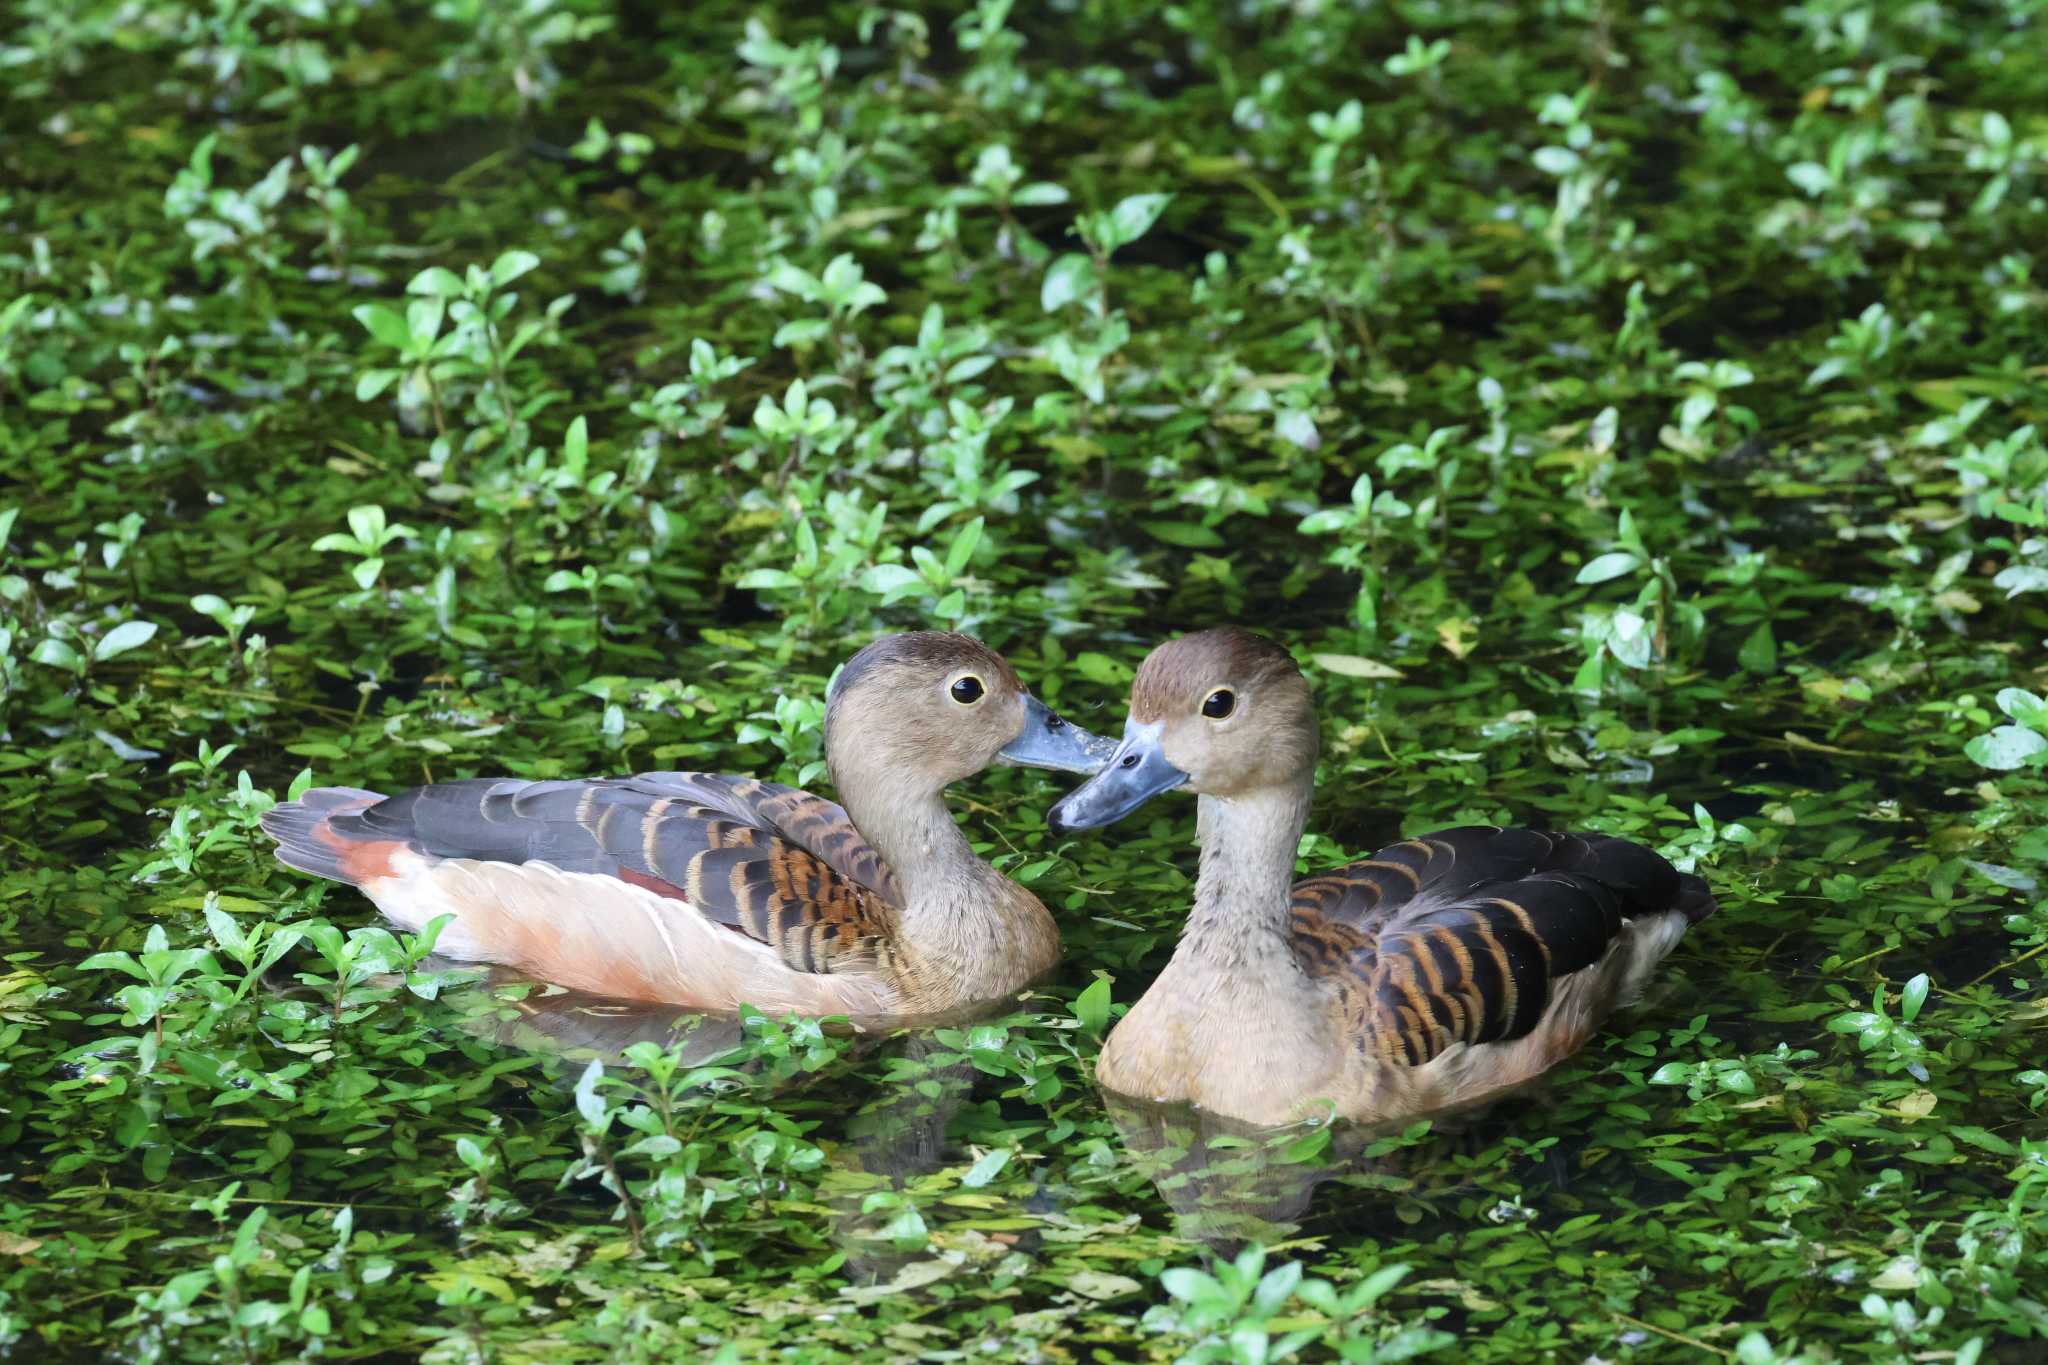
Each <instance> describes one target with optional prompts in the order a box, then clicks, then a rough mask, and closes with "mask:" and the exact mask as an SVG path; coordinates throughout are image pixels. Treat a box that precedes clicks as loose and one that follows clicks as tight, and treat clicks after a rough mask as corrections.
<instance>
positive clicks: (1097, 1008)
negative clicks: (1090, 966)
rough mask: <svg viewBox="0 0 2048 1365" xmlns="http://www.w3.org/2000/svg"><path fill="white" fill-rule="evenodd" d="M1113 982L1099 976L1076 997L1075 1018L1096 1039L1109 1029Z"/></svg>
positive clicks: (1105, 976) (1104, 976)
mask: <svg viewBox="0 0 2048 1365" xmlns="http://www.w3.org/2000/svg"><path fill="white" fill-rule="evenodd" d="M1112 984H1113V982H1112V979H1111V978H1110V977H1108V976H1107V975H1102V974H1097V976H1096V978H1095V979H1094V980H1093V981H1091V982H1089V983H1088V984H1087V985H1086V986H1084V987H1082V989H1081V993H1080V994H1079V995H1077V996H1075V997H1074V1018H1076V1019H1078V1020H1080V1022H1081V1027H1082V1028H1083V1029H1085V1030H1087V1031H1088V1032H1089V1033H1090V1034H1092V1035H1094V1036H1095V1037H1098V1038H1099V1037H1101V1036H1102V1033H1103V1030H1104V1029H1106V1028H1108V1027H1109V1003H1110V988H1111V986H1112Z"/></svg>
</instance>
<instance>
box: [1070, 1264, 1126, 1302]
mask: <svg viewBox="0 0 2048 1365" xmlns="http://www.w3.org/2000/svg"><path fill="white" fill-rule="evenodd" d="M1066 1284H1067V1288H1069V1289H1071V1290H1073V1291H1074V1292H1075V1293H1076V1294H1080V1295H1082V1296H1083V1297H1085V1298H1090V1299H1098V1300H1100V1299H1120V1298H1123V1297H1124V1296H1126V1295H1129V1294H1136V1293H1138V1292H1140V1291H1141V1290H1143V1289H1144V1286H1143V1285H1141V1284H1139V1283H1138V1282H1137V1281H1136V1280H1134V1279H1132V1278H1130V1277H1129V1276H1128V1275H1111V1274H1109V1273H1107V1272H1106V1271H1101V1270H1076V1271H1074V1272H1073V1273H1072V1274H1070V1275H1068V1276H1067V1279H1066Z"/></svg>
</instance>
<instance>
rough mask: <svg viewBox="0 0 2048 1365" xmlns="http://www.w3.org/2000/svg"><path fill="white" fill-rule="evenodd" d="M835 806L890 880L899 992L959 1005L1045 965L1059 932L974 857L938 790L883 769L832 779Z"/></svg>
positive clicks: (1018, 983)
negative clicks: (895, 894) (896, 895)
mask: <svg viewBox="0 0 2048 1365" xmlns="http://www.w3.org/2000/svg"><path fill="white" fill-rule="evenodd" d="M838 785H839V793H840V800H841V802H842V803H843V804H844V805H845V807H846V814H847V817H848V818H849V819H851V820H852V821H853V824H854V827H855V828H856V829H858V830H859V831H860V832H861V834H862V835H863V836H864V837H865V838H866V839H867V841H868V842H869V843H870V844H872V845H874V848H875V851H876V852H877V853H880V854H881V855H882V858H883V860H884V861H885V862H887V863H888V864H889V867H890V869H891V870H892V871H894V872H895V874H896V880H897V883H898V885H899V886H900V887H901V888H902V901H901V903H900V904H899V905H897V906H896V907H895V909H896V912H897V920H896V929H897V938H898V943H897V945H896V954H897V957H898V960H899V961H900V962H901V963H902V964H903V966H904V970H905V973H906V975H907V976H908V977H909V980H908V981H907V982H906V983H905V985H906V989H909V990H912V991H915V992H918V993H920V994H921V995H923V996H924V997H926V1001H925V1003H927V1004H930V1005H938V1004H941V1003H946V1004H954V1003H959V1004H964V1003H968V1002H972V1001H980V1000H986V999H990V998H992V997H994V996H997V995H1002V994H1006V993H1008V992H1010V991H1014V990H1018V989H1021V988H1022V987H1023V986H1024V985H1026V984H1028V983H1029V982H1030V981H1031V980H1033V979H1035V978H1036V977H1038V976H1040V975H1042V974H1043V973H1044V972H1045V971H1046V970H1047V969H1049V968H1050V967H1051V966H1052V964H1053V961H1054V960H1055V959H1056V958H1057V956H1058V953H1059V932H1058V930H1057V928H1056V927H1055V926H1054V924H1053V921H1052V916H1051V915H1049V914H1048V913H1046V909H1045V907H1044V906H1043V905H1041V904H1040V903H1039V901H1038V898H1037V897H1036V896H1033V895H1032V894H1031V893H1030V892H1029V891H1026V890H1025V889H1024V888H1023V887H1021V886H1018V885H1017V884H1016V883H1015V882H1012V881H1011V880H1010V879H1009V878H1007V877H1005V876H1003V875H1002V874H1001V873H1000V872H997V871H996V870H995V869H994V868H992V867H990V866H989V865H988V864H987V863H985V862H983V861H982V860H981V859H980V858H978V857H976V856H975V852H974V849H973V848H972V847H971V846H970V845H969V844H968V842H967V837H966V836H965V835H963V834H962V833H961V832H960V827H959V826H958V825H957V824H955V823H954V822H953V816H952V812H950V811H948V810H947V809H946V802H945V795H944V792H943V791H933V790H918V789H917V788H916V787H915V786H913V785H912V784H911V783H908V782H905V781H903V780H901V778H898V779H897V780H894V781H892V780H891V775H890V774H888V773H886V772H876V771H871V770H869V771H860V772H857V773H852V774H849V775H848V776H847V778H846V780H844V781H841V782H839V784H838Z"/></svg>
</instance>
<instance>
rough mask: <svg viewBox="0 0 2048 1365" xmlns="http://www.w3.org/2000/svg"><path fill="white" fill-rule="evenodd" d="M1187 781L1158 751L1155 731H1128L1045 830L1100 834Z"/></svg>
mask: <svg viewBox="0 0 2048 1365" xmlns="http://www.w3.org/2000/svg"><path fill="white" fill-rule="evenodd" d="M1187 780H1188V775H1187V774H1186V773H1184V772H1182V771H1181V770H1180V769H1179V768H1176V767H1174V766H1173V765H1172V764H1171V763H1168V762H1167V761H1166V755H1165V753H1163V752H1162V751H1161V750H1160V747H1159V727H1158V725H1156V724H1155V725H1149V726H1145V727H1142V728H1141V727H1138V726H1134V725H1126V726H1125V727H1124V742H1123V743H1122V744H1120V745H1118V746H1117V750H1116V753H1115V754H1114V755H1112V756H1111V758H1110V760H1109V766H1108V767H1106V768H1104V769H1103V770H1102V771H1101V772H1098V773H1097V774H1095V776H1093V777H1091V778H1089V779H1088V780H1087V781H1086V782H1083V783H1082V784H1081V785H1080V786H1078V787H1076V788H1074V789H1073V790H1072V791H1070V792H1068V793H1067V794H1066V795H1065V796H1063V797H1061V798H1060V799H1059V801H1058V802H1056V803H1055V804H1054V806H1053V808H1052V809H1051V810H1050V811H1048V812H1046V817H1045V823H1046V827H1047V828H1049V829H1051V830H1052V832H1053V833H1054V834H1066V833H1069V832H1071V831H1073V830H1077V829H1100V828H1101V827H1102V826H1104V825H1110V824H1115V823H1116V822H1117V821H1118V820H1121V819H1123V818H1124V817H1125V816H1126V815H1129V814H1130V813H1131V812H1132V811H1134V810H1136V809H1137V808H1138V807H1140V806H1142V805H1144V804H1145V803H1146V802H1147V801H1150V800H1151V799H1152V798H1153V797H1155V796H1157V795H1159V793H1161V792H1168V791H1172V790H1173V789H1174V788H1175V787H1178V786H1180V785H1181V784H1182V783H1184V782H1186V781H1187Z"/></svg>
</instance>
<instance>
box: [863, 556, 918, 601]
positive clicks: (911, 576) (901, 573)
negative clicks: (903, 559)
mask: <svg viewBox="0 0 2048 1365" xmlns="http://www.w3.org/2000/svg"><path fill="white" fill-rule="evenodd" d="M860 585H861V587H863V588H865V589H867V590H868V591H869V592H872V593H880V594H881V595H882V596H884V597H887V598H890V599H892V600H893V599H894V598H896V597H899V596H901V595H903V594H904V593H907V592H916V591H918V590H919V589H922V588H923V587H924V586H925V582H924V578H923V576H922V575H920V574H919V573H918V572H917V570H915V569H912V568H910V567H909V566H908V565H904V564H877V565H875V566H873V567H872V568H870V569H869V570H868V571H867V572H866V573H864V574H862V575H861V576H860Z"/></svg>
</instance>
